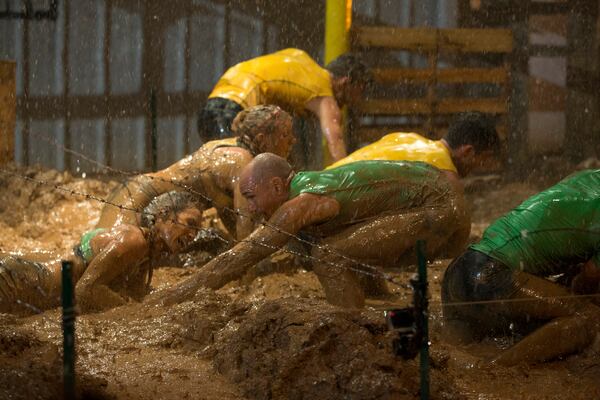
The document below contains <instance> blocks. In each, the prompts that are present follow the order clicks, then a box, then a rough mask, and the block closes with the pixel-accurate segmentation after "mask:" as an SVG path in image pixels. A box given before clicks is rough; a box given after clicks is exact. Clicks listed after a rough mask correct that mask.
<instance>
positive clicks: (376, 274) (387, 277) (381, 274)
mask: <svg viewBox="0 0 600 400" xmlns="http://www.w3.org/2000/svg"><path fill="white" fill-rule="evenodd" d="M36 136H37V137H38V138H40V139H42V140H45V141H46V142H48V143H50V144H53V145H55V146H57V147H60V148H61V149H62V150H63V151H65V152H68V153H69V154H73V155H76V156H78V157H80V158H82V159H84V160H86V161H88V162H90V163H93V164H94V165H97V166H99V167H100V168H102V169H105V170H107V171H111V172H114V173H117V174H119V175H122V176H144V177H147V178H150V179H152V180H157V181H162V182H164V183H169V184H172V185H173V186H176V187H179V188H181V189H183V190H185V191H188V192H189V193H191V194H194V195H196V196H199V197H200V198H201V199H203V200H204V201H206V202H208V203H210V204H214V201H213V199H211V198H210V197H208V196H206V195H205V194H204V193H201V192H199V191H197V190H195V189H194V188H192V187H190V186H188V185H185V184H183V183H181V182H177V181H174V180H169V179H165V178H162V177H157V176H152V175H148V174H140V173H139V172H131V171H124V170H120V169H117V168H114V167H111V166H108V165H105V164H103V163H101V162H99V161H97V160H94V159H92V158H90V157H88V156H86V155H84V154H82V153H79V152H77V151H75V150H72V149H68V148H67V147H66V146H64V145H62V144H60V143H58V142H56V141H53V140H51V139H48V138H46V137H43V136H39V135H36ZM187 157H191V155H189V156H187ZM0 172H1V173H5V174H10V175H13V176H16V177H19V178H21V179H24V180H27V181H30V182H33V183H36V184H39V185H49V186H52V187H53V188H54V189H55V190H58V191H62V192H65V193H69V194H71V195H73V196H79V197H82V198H86V199H88V200H93V201H98V202H100V203H103V204H106V205H110V206H113V207H116V208H118V209H120V210H125V211H131V212H134V213H137V214H140V215H141V214H144V211H143V210H139V209H137V208H132V207H127V206H124V205H121V204H116V203H112V202H110V201H107V200H105V199H101V198H99V197H97V196H94V195H91V194H89V193H81V192H77V191H75V190H72V189H68V188H66V187H64V186H59V185H57V184H55V183H52V182H48V181H43V180H38V179H34V178H31V177H28V176H25V175H22V174H18V173H14V172H11V171H7V170H0ZM127 189H128V190H129V188H127ZM223 209H225V210H227V211H229V212H232V213H234V214H235V215H236V216H239V217H243V218H250V219H251V220H252V221H253V222H255V223H256V224H259V225H261V226H265V227H268V228H270V229H273V230H275V231H276V232H278V233H281V234H284V235H286V236H288V237H290V238H293V239H295V240H298V241H299V242H301V243H305V244H308V245H310V246H315V247H317V248H319V249H321V250H324V251H326V252H327V253H329V254H334V255H336V256H339V257H341V258H343V259H344V260H346V261H349V262H351V263H352V264H356V265H360V266H361V267H365V268H366V269H368V270H374V271H376V272H368V271H365V270H363V269H358V268H355V267H352V266H348V265H342V264H337V263H334V262H331V261H329V260H324V259H322V258H318V257H314V256H312V255H310V254H303V253H300V252H296V251H293V250H291V249H289V248H287V247H285V246H284V247H278V246H273V245H269V244H267V243H264V242H260V241H252V240H248V239H241V240H237V239H232V240H229V239H227V238H224V237H223V236H221V235H220V234H218V233H217V234H216V235H215V236H216V238H217V239H218V240H220V241H222V242H223V243H225V244H228V245H230V244H231V242H234V243H242V242H247V243H251V244H255V245H259V246H261V247H265V248H268V249H271V250H274V251H279V250H282V251H284V252H286V253H289V254H292V255H294V256H297V257H301V258H305V259H309V260H312V261H316V262H321V263H325V264H327V265H330V266H334V267H338V268H341V269H342V270H341V271H340V272H339V273H337V274H335V275H324V274H319V273H316V271H314V270H313V272H315V274H316V275H324V276H326V277H328V278H330V279H335V278H336V277H338V276H339V275H340V274H341V273H342V271H343V270H344V269H346V270H350V271H353V272H356V273H359V274H364V275H367V276H372V277H378V278H383V279H385V280H386V281H389V282H391V283H393V284H395V285H398V283H397V282H395V281H394V280H393V277H392V276H390V275H389V274H386V273H384V272H382V271H380V269H379V268H377V267H375V266H372V265H369V264H366V263H363V262H361V261H359V260H356V259H352V258H351V257H348V256H346V255H343V254H341V253H339V252H337V251H335V250H334V249H331V248H330V247H329V246H326V245H320V244H318V243H315V242H313V241H309V240H306V239H303V238H301V237H300V236H298V235H294V234H292V233H290V232H286V231H284V230H282V229H281V228H279V227H277V226H274V225H272V224H269V223H268V222H265V221H258V220H256V218H255V217H254V216H252V215H248V214H244V213H242V212H240V211H239V210H236V209H232V208H230V207H223ZM178 224H180V225H184V226H186V227H188V228H193V229H196V230H198V229H201V228H198V227H192V226H188V225H185V224H182V223H178ZM555 230H572V231H585V232H588V230H584V229H576V228H564V229H555ZM549 231H552V229H544V230H539V231H528V232H527V234H530V233H541V232H549ZM589 233H593V234H600V232H597V231H594V230H589ZM520 237H522V235H515V237H514V238H512V239H513V240H516V239H518V238H520ZM509 242H510V240H509ZM505 245H506V244H505ZM40 289H41V288H40ZM593 297H600V294H590V295H576V294H574V295H565V296H548V297H536V298H507V299H494V300H482V301H463V302H447V303H443V302H431V303H430V304H432V305H436V306H444V307H445V306H449V307H452V306H472V305H477V304H491V303H512V302H528V301H541V300H549V299H574V298H593ZM20 304H22V305H23V306H26V307H27V306H31V305H28V304H27V303H24V302H20ZM389 304H390V306H391V305H394V303H389ZM396 305H398V304H396ZM28 308H31V309H36V308H35V307H34V306H31V307H28ZM37 310H38V311H40V312H41V310H39V309H37Z"/></svg>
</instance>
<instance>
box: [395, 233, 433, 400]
mask: <svg viewBox="0 0 600 400" xmlns="http://www.w3.org/2000/svg"><path fill="white" fill-rule="evenodd" d="M416 250H417V263H418V266H419V269H418V272H419V275H418V277H416V278H412V279H411V280H410V284H411V286H412V288H413V306H412V307H407V308H400V309H394V310H389V311H386V313H385V317H386V320H387V323H388V327H389V328H390V329H393V330H394V331H396V332H397V333H398V338H396V339H394V341H393V342H392V345H393V348H394V353H395V354H396V355H397V356H401V357H402V358H404V359H407V360H408V359H413V358H415V357H416V356H417V354H420V372H421V399H429V327H428V320H427V319H428V311H427V307H428V300H427V258H426V256H425V241H423V240H419V241H417V244H416Z"/></svg>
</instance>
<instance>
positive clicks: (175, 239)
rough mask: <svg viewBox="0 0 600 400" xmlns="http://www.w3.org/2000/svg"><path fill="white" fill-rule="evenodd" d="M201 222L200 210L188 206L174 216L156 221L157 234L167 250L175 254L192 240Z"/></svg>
mask: <svg viewBox="0 0 600 400" xmlns="http://www.w3.org/2000/svg"><path fill="white" fill-rule="evenodd" d="M201 222H202V211H200V210H199V209H197V208H195V207H188V208H186V209H184V210H182V211H180V212H178V213H177V215H175V216H174V217H173V216H172V217H171V218H167V219H166V220H159V221H157V222H156V225H155V227H156V229H157V231H158V235H159V236H160V237H161V238H162V240H163V241H164V243H165V245H166V246H167V248H168V249H169V252H171V253H173V254H175V253H179V252H181V251H183V250H185V249H186V248H187V247H188V246H189V245H190V244H191V243H192V241H193V240H194V238H195V237H196V234H197V233H198V229H199V228H200V224H201Z"/></svg>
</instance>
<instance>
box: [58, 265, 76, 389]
mask: <svg viewBox="0 0 600 400" xmlns="http://www.w3.org/2000/svg"><path fill="white" fill-rule="evenodd" d="M61 272H62V293H61V300H62V317H63V384H64V398H65V399H66V400H73V399H75V307H74V305H75V301H74V300H75V296H74V294H73V264H72V263H71V262H70V261H63V262H62V270H61Z"/></svg>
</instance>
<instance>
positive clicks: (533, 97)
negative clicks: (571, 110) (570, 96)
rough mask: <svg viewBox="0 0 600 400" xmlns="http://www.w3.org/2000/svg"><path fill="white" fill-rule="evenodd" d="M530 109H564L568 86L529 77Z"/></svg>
mask: <svg viewBox="0 0 600 400" xmlns="http://www.w3.org/2000/svg"><path fill="white" fill-rule="evenodd" d="M528 91H529V111H564V110H565V108H566V105H567V88H565V87H561V86H558V85H555V84H553V83H551V82H548V81H545V80H541V79H535V78H531V77H530V78H529V87H528Z"/></svg>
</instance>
